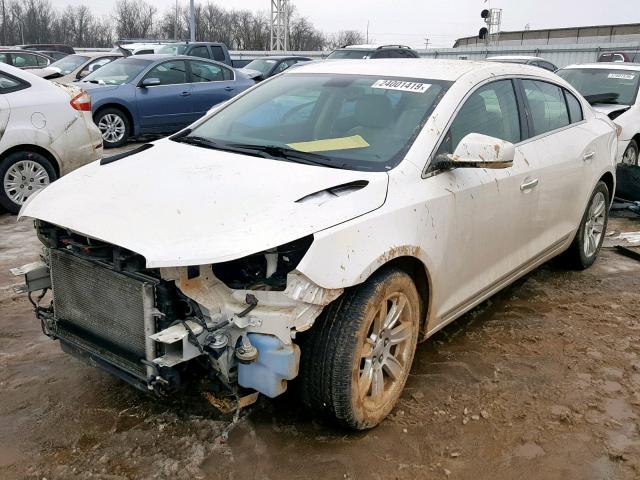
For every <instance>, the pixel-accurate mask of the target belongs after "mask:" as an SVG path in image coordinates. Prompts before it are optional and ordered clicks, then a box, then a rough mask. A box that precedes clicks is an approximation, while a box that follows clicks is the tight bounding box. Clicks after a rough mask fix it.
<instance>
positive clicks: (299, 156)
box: [229, 143, 341, 168]
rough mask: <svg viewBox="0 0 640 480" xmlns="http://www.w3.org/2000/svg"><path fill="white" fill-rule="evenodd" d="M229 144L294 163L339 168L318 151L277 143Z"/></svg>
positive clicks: (329, 158)
mask: <svg viewBox="0 0 640 480" xmlns="http://www.w3.org/2000/svg"><path fill="white" fill-rule="evenodd" d="M229 146H233V147H237V148H242V149H247V150H254V151H257V152H264V153H266V154H267V155H269V156H271V157H274V158H279V159H282V160H287V161H291V162H295V163H304V164H306V165H320V166H323V167H331V168H340V167H341V165H336V164H335V162H334V161H333V159H332V158H331V157H327V156H325V155H321V154H319V153H312V152H302V151H300V150H296V149H294V148H290V147H282V146H279V145H253V144H250V143H231V144H229Z"/></svg>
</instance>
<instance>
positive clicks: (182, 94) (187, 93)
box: [180, 92, 191, 97]
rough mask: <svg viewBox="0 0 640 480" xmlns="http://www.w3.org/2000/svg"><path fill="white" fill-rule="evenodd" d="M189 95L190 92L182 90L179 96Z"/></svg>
mask: <svg viewBox="0 0 640 480" xmlns="http://www.w3.org/2000/svg"><path fill="white" fill-rule="evenodd" d="M189 95H191V92H182V93H181V94H180V96H181V97H188V96H189Z"/></svg>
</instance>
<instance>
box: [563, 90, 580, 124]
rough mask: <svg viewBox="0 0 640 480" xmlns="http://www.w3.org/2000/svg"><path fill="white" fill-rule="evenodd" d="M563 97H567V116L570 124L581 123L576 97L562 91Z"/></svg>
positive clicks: (578, 103)
mask: <svg viewBox="0 0 640 480" xmlns="http://www.w3.org/2000/svg"><path fill="white" fill-rule="evenodd" d="M564 96H565V97H567V105H568V106H569V116H570V118H571V123H576V122H581V121H582V120H583V116H582V107H581V106H580V102H579V101H578V99H577V98H576V97H574V96H573V94H571V93H570V92H569V91H567V90H565V91H564Z"/></svg>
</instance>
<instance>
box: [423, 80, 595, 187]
mask: <svg viewBox="0 0 640 480" xmlns="http://www.w3.org/2000/svg"><path fill="white" fill-rule="evenodd" d="M500 80H534V81H541V82H546V83H550V84H552V85H555V86H556V87H558V88H560V89H561V90H567V91H568V92H570V93H572V94H573V96H574V97H576V99H578V101H579V102H580V106H581V108H582V112H583V118H582V121H580V122H576V123H569V125H566V126H564V127H560V128H556V129H555V130H549V131H548V132H545V133H542V134H540V135H536V136H535V137H529V138H526V139H524V140H521V141H519V142H518V143H514V146H515V147H516V148H517V147H519V146H521V145H525V144H527V143H529V142H532V141H536V140H540V139H542V138H544V137H547V136H549V135H553V134H555V133H559V132H561V131H563V130H567V129H569V128H573V127H576V126H578V125H581V124H583V123H586V121H587V120H586V119H585V118H584V105H583V104H582V101H581V100H580V96H578V95H576V94H575V93H574V92H573V91H571V90H570V89H568V88H567V87H565V86H563V85H559V84H558V83H556V82H554V81H552V80H549V79H547V78H543V77H536V76H533V75H514V74H509V75H501V76H496V77H491V78H487V79H485V80H484V81H482V82H481V83H478V84H477V85H475V86H474V88H473V89H472V90H469V91H468V92H467V94H466V95H465V96H464V97H463V98H462V100H461V101H460V103H458V106H457V107H456V109H455V111H454V113H453V115H451V117H450V118H449V121H448V122H447V125H446V127H445V128H444V129H443V130H442V133H441V134H440V137H439V138H438V141H437V142H436V144H435V146H434V148H433V149H432V151H431V153H430V154H429V156H428V157H427V162H426V163H425V166H424V167H423V168H422V174H421V178H423V179H425V178H429V177H433V176H434V175H436V174H438V173H440V172H442V171H443V170H433V171H429V166H430V165H431V163H432V162H433V159H434V157H435V154H436V152H437V151H438V149H439V148H440V145H441V144H442V142H443V141H444V138H445V136H446V135H447V133H448V132H449V129H450V128H451V124H452V123H453V121H454V120H455V119H456V117H457V116H458V114H459V113H460V110H461V109H462V107H463V105H464V104H465V103H466V101H467V100H468V99H469V97H470V96H471V95H473V94H474V93H475V92H476V91H478V90H479V89H480V88H482V87H484V86H485V85H487V84H489V83H493V82H498V81H500ZM514 93H515V92H514ZM516 99H517V95H516ZM565 104H566V102H565ZM518 108H525V105H518ZM567 108H568V107H567ZM569 120H571V117H569Z"/></svg>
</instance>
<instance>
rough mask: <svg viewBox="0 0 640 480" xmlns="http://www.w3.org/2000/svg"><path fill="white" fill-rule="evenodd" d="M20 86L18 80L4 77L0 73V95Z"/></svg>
mask: <svg viewBox="0 0 640 480" xmlns="http://www.w3.org/2000/svg"><path fill="white" fill-rule="evenodd" d="M20 85H21V84H20V82H19V81H18V80H15V79H13V78H10V77H6V76H4V75H2V74H1V73H0V93H5V92H7V91H9V90H13V89H15V88H17V87H19V86H20Z"/></svg>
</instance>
